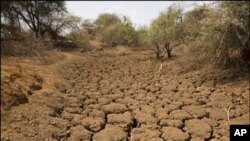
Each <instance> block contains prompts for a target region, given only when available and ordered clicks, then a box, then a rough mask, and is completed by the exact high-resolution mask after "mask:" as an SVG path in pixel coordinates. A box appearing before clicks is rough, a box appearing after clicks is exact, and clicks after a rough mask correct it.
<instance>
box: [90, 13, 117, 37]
mask: <svg viewBox="0 0 250 141" xmlns="http://www.w3.org/2000/svg"><path fill="white" fill-rule="evenodd" d="M117 23H121V19H120V18H119V17H118V16H117V15H116V14H109V13H103V14H100V15H99V16H98V18H97V19H96V20H95V22H94V24H95V25H96V28H97V31H98V32H99V33H100V32H102V31H103V30H104V29H105V28H107V27H109V26H111V25H115V24H117Z"/></svg>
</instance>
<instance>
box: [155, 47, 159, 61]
mask: <svg viewBox="0 0 250 141" xmlns="http://www.w3.org/2000/svg"><path fill="white" fill-rule="evenodd" d="M155 47H156V51H155V53H156V58H157V59H159V58H160V47H159V45H158V44H155Z"/></svg>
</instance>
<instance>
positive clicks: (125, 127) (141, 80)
mask: <svg viewBox="0 0 250 141" xmlns="http://www.w3.org/2000/svg"><path fill="white" fill-rule="evenodd" d="M70 56H71V57H70ZM83 56H84V57H83ZM66 58H67V57H66ZM68 58H69V59H66V60H65V61H63V62H62V63H58V64H57V65H54V66H53V67H51V66H50V67H48V70H49V69H51V70H52V69H53V73H51V74H50V75H51V77H55V78H57V79H56V80H55V82H53V84H49V85H50V87H53V88H51V89H47V90H33V91H34V92H33V91H32V92H33V94H31V95H28V96H27V99H28V100H27V101H26V102H23V103H22V104H20V105H18V106H13V107H12V108H11V109H10V110H8V111H3V110H1V112H3V114H2V120H1V122H2V128H1V134H2V137H1V140H3V141H7V140H9V141H12V140H13V141H18V140H22V141H31V140H34V141H41V140H44V141H208V140H212V141H229V124H249V106H248V105H249V84H248V81H244V80H240V81H237V82H232V83H227V84H217V82H216V80H215V79H214V78H211V79H204V78H208V76H206V77H205V76H203V75H202V72H201V71H199V70H197V71H193V72H188V73H178V72H180V70H182V66H180V65H178V63H177V61H176V60H175V59H174V60H170V61H163V62H161V61H156V60H155V59H154V53H153V52H152V51H136V52H132V51H131V52H128V53H124V54H119V55H110V54H105V51H103V52H101V51H100V52H98V53H82V54H81V55H78V57H72V55H68ZM177 59H178V58H177ZM38 75H39V74H38ZM1 76H2V75H1ZM6 77H7V76H6ZM3 78H5V77H4V76H3ZM6 79H7V78H6ZM4 80H5V79H4ZM43 81H44V83H46V80H43ZM5 83H7V82H5ZM2 84H3V86H2V87H3V89H4V87H5V84H4V82H3V83H2ZM6 85H7V84H6ZM44 85H45V84H44ZM6 87H7V86H6ZM43 89H45V86H43ZM1 91H2V90H1Z"/></svg>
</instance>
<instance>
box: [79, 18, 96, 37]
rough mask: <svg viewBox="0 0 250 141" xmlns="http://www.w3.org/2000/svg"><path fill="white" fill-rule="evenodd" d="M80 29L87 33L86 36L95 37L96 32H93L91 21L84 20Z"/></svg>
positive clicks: (93, 27) (93, 26)
mask: <svg viewBox="0 0 250 141" xmlns="http://www.w3.org/2000/svg"><path fill="white" fill-rule="evenodd" d="M82 27H83V29H84V30H86V31H87V32H88V34H90V35H95V33H96V30H95V25H94V23H93V22H92V21H90V20H88V19H87V20H84V21H83V23H82Z"/></svg>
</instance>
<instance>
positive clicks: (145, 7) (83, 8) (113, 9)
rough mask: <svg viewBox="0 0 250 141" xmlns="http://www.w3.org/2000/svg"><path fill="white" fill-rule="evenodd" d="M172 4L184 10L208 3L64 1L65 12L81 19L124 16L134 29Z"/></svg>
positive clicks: (147, 23) (148, 21)
mask: <svg viewBox="0 0 250 141" xmlns="http://www.w3.org/2000/svg"><path fill="white" fill-rule="evenodd" d="M173 3H179V4H180V6H181V7H183V8H184V10H190V9H192V7H194V5H201V4H203V3H208V1H206V2H204V1H176V2H175V1H66V7H67V10H68V11H69V12H70V13H71V14H73V15H76V16H79V17H81V18H82V19H92V20H94V19H96V18H97V17H98V15H99V14H100V13H104V12H107V13H116V14H118V15H120V16H122V15H126V16H128V17H129V18H130V20H131V21H132V22H133V24H134V26H135V27H138V26H142V25H146V26H148V25H149V24H150V22H151V21H152V20H153V19H155V18H157V16H158V15H159V13H160V12H161V11H163V10H165V9H166V8H167V7H168V6H170V5H171V4H173Z"/></svg>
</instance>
